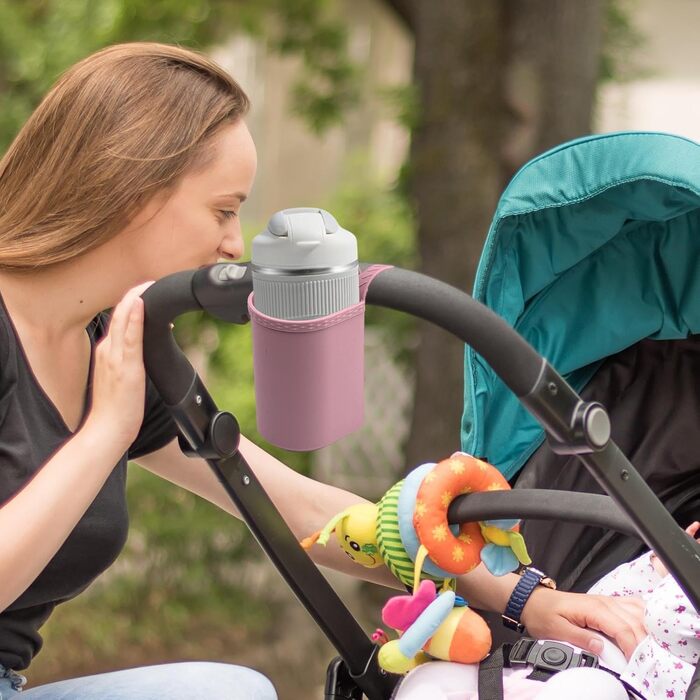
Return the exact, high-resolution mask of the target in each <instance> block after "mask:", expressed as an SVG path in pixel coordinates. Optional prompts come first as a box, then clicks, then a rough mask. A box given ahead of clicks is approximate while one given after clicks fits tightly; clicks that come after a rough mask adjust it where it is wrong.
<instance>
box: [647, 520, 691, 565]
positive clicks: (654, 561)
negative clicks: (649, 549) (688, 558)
mask: <svg viewBox="0 0 700 700" xmlns="http://www.w3.org/2000/svg"><path fill="white" fill-rule="evenodd" d="M698 530H700V522H698V521H697V520H696V521H695V522H694V523H692V524H691V525H688V527H687V528H685V531H686V533H688V536H689V537H695V536H696V535H697V534H698ZM698 542H700V538H698ZM651 565H652V566H653V567H654V570H655V571H656V573H657V574H659V576H666V574H668V569H667V568H666V567H665V566H664V565H663V564H662V562H661V560H660V559H659V558H658V557H657V556H656V553H655V552H653V553H652V555H651Z"/></svg>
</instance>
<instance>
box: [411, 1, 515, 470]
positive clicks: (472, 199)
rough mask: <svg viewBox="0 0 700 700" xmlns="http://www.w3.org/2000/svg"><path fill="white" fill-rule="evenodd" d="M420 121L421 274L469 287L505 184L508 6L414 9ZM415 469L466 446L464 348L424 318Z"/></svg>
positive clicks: (415, 150) (416, 144)
mask: <svg viewBox="0 0 700 700" xmlns="http://www.w3.org/2000/svg"><path fill="white" fill-rule="evenodd" d="M412 19H413V27H414V32H415V59H414V78H415V82H416V88H417V90H418V104H419V115H418V125H417V127H416V128H415V130H414V132H413V135H412V142H411V152H410V166H409V176H410V183H411V193H412V196H413V200H414V203H415V206H416V208H417V214H418V241H419V255H420V265H421V268H420V269H421V271H422V272H425V273H426V274H428V275H431V276H433V277H436V278H438V279H440V280H444V281H445V282H448V283H449V284H452V285H454V286H456V287H459V288H460V289H463V290H465V291H471V284H472V280H473V278H474V273H475V270H476V264H477V262H478V259H479V253H480V251H481V245H482V242H483V240H484V235H485V233H486V231H487V229H488V225H489V221H490V218H491V215H492V213H493V209H494V206H495V204H496V201H497V198H498V194H499V192H500V189H501V171H500V167H501V166H500V158H499V144H500V140H501V135H502V133H503V128H502V115H503V114H504V104H503V99H504V71H503V66H504V57H505V36H504V33H503V26H502V25H503V17H502V7H501V3H500V2H454V0H433V1H432V2H420V1H419V0H417V1H416V2H414V4H413V7H412ZM419 333H420V342H419V345H418V349H417V351H416V391H415V404H414V411H413V420H412V426H411V431H410V437H409V441H408V445H407V454H406V457H407V467H412V466H415V465H417V464H420V463H421V462H424V461H436V460H438V459H441V458H443V457H445V456H448V455H449V454H450V453H451V452H453V451H454V450H457V449H459V432H460V418H461V414H462V406H463V364H464V360H463V355H464V346H463V344H462V343H461V342H460V341H458V340H456V339H455V338H453V337H451V336H449V335H448V334H447V333H445V332H444V331H442V330H440V329H438V328H435V327H434V326H432V325H429V324H427V323H425V324H421V327H420V331H419Z"/></svg>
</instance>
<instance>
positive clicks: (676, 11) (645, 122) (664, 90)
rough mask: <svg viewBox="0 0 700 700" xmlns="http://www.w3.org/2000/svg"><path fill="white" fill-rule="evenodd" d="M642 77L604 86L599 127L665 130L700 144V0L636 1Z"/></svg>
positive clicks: (602, 130)
mask: <svg viewBox="0 0 700 700" xmlns="http://www.w3.org/2000/svg"><path fill="white" fill-rule="evenodd" d="M630 7H631V8H632V9H633V11H634V15H633V20H634V24H635V25H636V27H637V28H638V29H639V31H640V32H641V33H642V34H643V35H644V37H645V43H644V45H643V46H642V47H641V48H640V49H639V50H638V52H637V56H636V57H635V62H636V63H637V64H638V65H639V67H640V69H641V70H642V71H643V72H644V73H646V74H647V75H644V77H640V78H639V79H636V80H633V81H632V82H630V83H626V84H622V85H610V86H606V87H605V88H603V90H602V91H601V95H600V100H599V103H600V104H599V109H598V123H597V129H596V130H597V131H600V132H610V131H622V130H651V131H666V132H670V133H675V134H680V135H683V136H687V137H689V138H691V139H694V140H695V141H699V142H700V0H636V2H634V3H633V4H631V5H630Z"/></svg>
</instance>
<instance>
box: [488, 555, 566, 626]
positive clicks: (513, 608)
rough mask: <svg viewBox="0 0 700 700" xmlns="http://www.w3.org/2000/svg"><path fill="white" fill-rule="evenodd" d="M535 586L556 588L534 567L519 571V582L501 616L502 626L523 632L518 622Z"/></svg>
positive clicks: (553, 583) (552, 582)
mask: <svg viewBox="0 0 700 700" xmlns="http://www.w3.org/2000/svg"><path fill="white" fill-rule="evenodd" d="M537 586H545V588H551V589H555V588H556V587H557V585H556V583H555V581H554V579H552V578H550V577H549V576H547V575H546V574H545V573H544V571H540V570H539V569H536V568H535V567H534V566H526V567H524V568H523V569H522V570H521V571H520V580H519V581H518V583H517V584H516V586H515V588H514V589H513V592H512V593H511V594H510V598H509V599H508V604H507V605H506V609H505V611H504V612H503V614H502V615H501V619H502V620H503V625H504V626H505V627H507V628H508V629H511V630H515V631H516V632H521V633H522V632H524V631H525V625H523V623H522V622H520V616H521V615H522V613H523V608H524V607H525V603H527V601H528V599H529V598H530V596H531V595H532V591H534V590H535V588H537Z"/></svg>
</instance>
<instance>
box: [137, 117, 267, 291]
mask: <svg viewBox="0 0 700 700" xmlns="http://www.w3.org/2000/svg"><path fill="white" fill-rule="evenodd" d="M211 147H212V159H211V161H210V162H209V164H208V165H207V166H206V167H204V168H202V169H199V170H197V171H195V172H193V173H191V174H187V175H185V176H184V177H183V178H182V180H181V181H180V183H179V184H178V186H177V188H176V189H175V191H174V192H173V193H172V195H171V196H170V197H168V198H167V199H166V200H165V202H163V198H158V197H156V198H154V200H153V201H151V202H149V204H147V205H146V206H145V207H144V209H143V210H142V211H141V212H139V214H137V216H136V217H134V219H133V220H132V222H131V223H130V224H129V226H128V227H127V230H126V231H125V232H124V233H125V234H126V235H125V236H124V243H125V246H128V248H125V254H126V255H128V259H129V261H130V263H133V264H134V266H135V268H136V269H137V270H138V272H139V277H143V278H144V279H160V278H161V277H164V276H165V275H168V274H171V273H173V272H178V271H181V270H190V269H193V268H197V267H201V266H203V265H211V264H214V263H215V262H216V261H217V260H218V259H219V258H222V257H224V258H231V259H236V258H240V257H241V255H243V249H244V244H243V238H242V235H241V225H240V219H239V214H240V210H241V205H242V204H243V202H244V201H245V199H246V197H247V196H248V194H249V192H250V190H251V188H252V186H253V179H254V178H255V168H256V164H257V157H256V153H255V145H254V144H253V139H252V138H251V136H250V132H249V131H248V128H247V127H246V125H245V123H244V122H243V121H242V120H238V121H237V122H236V123H235V124H231V125H230V126H227V127H224V128H223V129H222V130H221V131H220V132H219V133H218V134H217V135H216V136H215V137H214V140H213V142H212V144H211Z"/></svg>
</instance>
